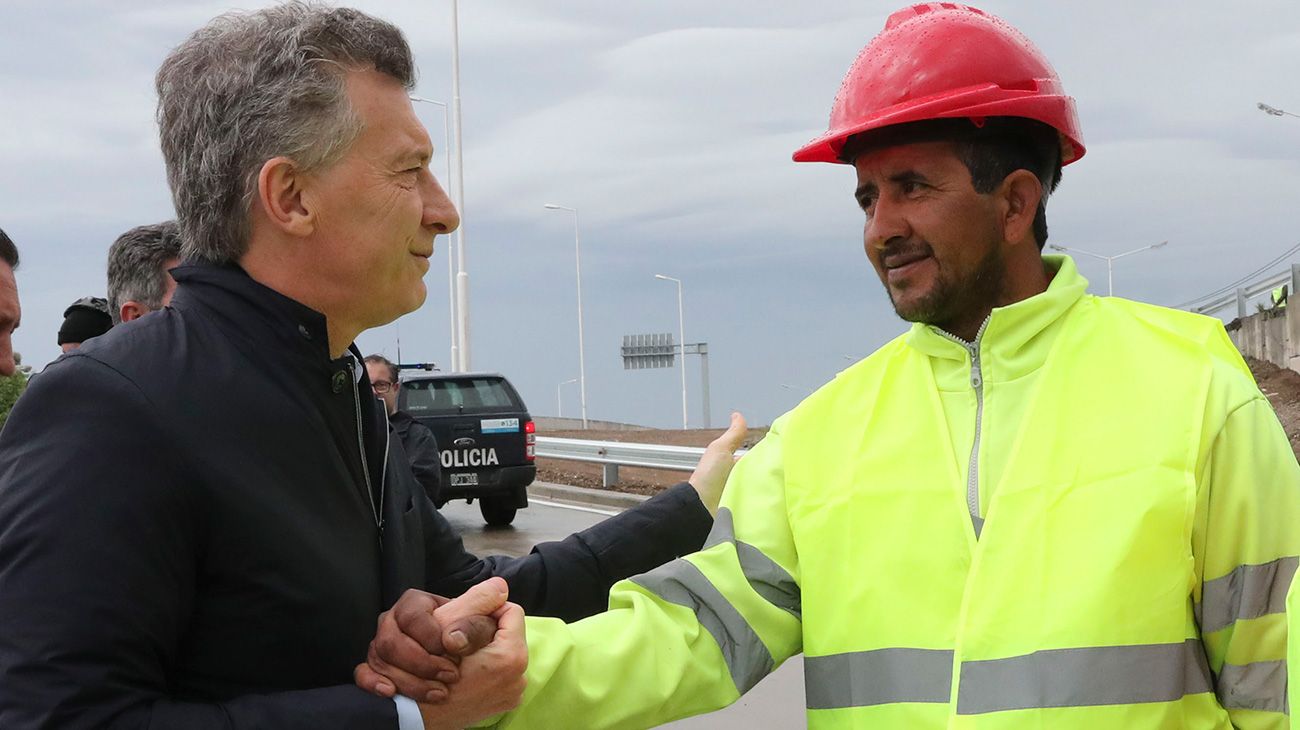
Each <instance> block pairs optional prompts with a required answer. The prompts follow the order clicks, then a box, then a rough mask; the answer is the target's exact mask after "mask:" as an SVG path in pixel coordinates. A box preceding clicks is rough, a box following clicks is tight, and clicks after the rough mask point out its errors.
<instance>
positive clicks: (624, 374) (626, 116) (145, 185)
mask: <svg viewBox="0 0 1300 730" xmlns="http://www.w3.org/2000/svg"><path fill="white" fill-rule="evenodd" d="M356 4H357V5H358V6H359V7H361V8H362V9H364V10H367V11H369V12H372V13H375V14H377V15H381V16H383V17H385V18H387V19H389V20H391V21H393V22H395V23H397V24H398V25H399V26H401V27H402V28H403V29H404V30H405V32H406V33H407V36H408V38H409V39H410V41H411V43H412V46H413V47H414V49H415V51H416V56H417V62H418V64H419V67H420V73H421V80H420V83H419V88H418V90H417V93H419V94H420V95H422V96H425V97H429V98H432V99H437V100H442V101H447V100H449V99H450V96H451V73H450V69H451V63H450V45H451V42H450V37H451V33H450V27H449V22H450V4H449V2H448V1H447V0H422V1H420V2H407V1H406V0H385V1H383V2H379V1H374V2H370V1H367V2H357V3H356ZM258 5H260V3H251V4H248V5H243V6H232V5H230V4H228V3H224V2H184V1H182V0H168V2H146V1H144V0H80V1H77V2H72V1H67V0H43V1H42V2H32V1H27V0H0V7H2V8H3V11H4V12H3V19H4V22H3V25H0V109H3V114H2V115H0V119H2V120H3V121H0V130H2V132H0V160H2V161H3V164H2V165H0V227H3V228H4V229H5V230H6V231H7V232H8V233H9V234H10V236H11V237H12V238H13V239H14V240H15V241H16V242H17V243H18V245H19V247H20V249H21V251H22V255H23V264H22V267H21V269H20V270H19V273H18V282H19V289H20V292H21V295H22V303H23V308H24V316H23V325H22V328H21V329H20V330H19V331H18V332H17V334H16V342H15V345H16V347H17V349H18V350H19V351H20V352H21V353H23V355H24V358H25V361H26V362H27V363H28V364H31V365H34V366H35V367H36V368H37V369H40V368H41V367H43V366H44V365H45V363H47V362H49V361H50V360H53V359H54V358H55V357H56V356H57V354H58V349H57V347H56V345H55V333H56V331H57V330H58V326H59V323H60V321H61V314H62V311H63V309H64V307H65V306H67V304H68V303H70V302H72V301H73V300H75V299H77V298H78V297H81V296H85V295H89V294H99V295H102V294H103V291H104V286H105V285H104V258H105V252H106V250H107V247H108V245H109V243H111V242H112V240H113V239H114V238H115V237H116V236H117V235H118V234H120V233H121V232H122V231H124V230H126V229H127V228H130V227H131V226H134V225H137V224H140V223H146V222H154V221H158V220H162V219H165V218H169V217H171V215H172V213H171V201H170V197H169V194H168V191H167V188H166V184H165V180H164V177H163V167H162V161H161V158H160V155H159V152H158V145H157V138H156V127H155V125H154V122H153V110H154V103H155V97H154V92H153V83H152V79H153V73H154V71H155V70H156V68H157V66H158V64H159V62H160V61H161V60H162V59H163V57H164V56H165V55H166V53H167V52H168V51H169V49H170V48H171V47H173V46H174V45H175V44H176V43H178V42H179V41H180V40H182V39H183V38H184V37H185V36H186V35H187V34H188V33H189V32H190V31H192V30H194V29H195V28H197V27H198V26H199V25H201V24H202V23H203V22H204V21H206V20H207V19H208V18H210V17H212V16H213V15H216V14H218V13H220V12H222V11H224V10H227V9H229V8H231V7H257V6H258ZM983 7H984V8H985V9H986V10H989V11H991V12H994V13H995V14H998V15H1000V16H1002V17H1003V18H1005V19H1007V20H1009V21H1010V22H1011V23H1013V24H1014V25H1016V26H1018V27H1019V28H1021V29H1022V30H1023V31H1024V32H1025V33H1026V34H1028V35H1029V36H1030V37H1031V38H1032V39H1034V40H1035V41H1036V42H1037V44H1038V45H1039V47H1040V48H1041V49H1043V51H1044V52H1045V53H1046V54H1047V55H1048V57H1049V58H1051V59H1052V61H1053V63H1054V64H1055V66H1056V69H1057V71H1058V72H1059V73H1060V75H1061V77H1062V79H1063V81H1064V83H1065V85H1066V88H1067V90H1068V91H1069V92H1070V93H1071V94H1072V95H1073V96H1074V97H1075V98H1076V99H1077V100H1078V105H1079V113H1080V117H1081V119H1082V123H1083V128H1084V135H1085V140H1086V142H1087V144H1088V154H1087V156H1086V157H1085V158H1084V159H1083V160H1082V161H1081V162H1080V163H1078V164H1077V165H1074V166H1071V167H1069V168H1068V169H1067V171H1066V175H1065V178H1064V182H1063V184H1062V186H1061V188H1060V190H1059V191H1058V194H1057V196H1056V197H1055V198H1054V199H1053V201H1052V204H1051V207H1050V216H1049V217H1050V221H1051V230H1052V242H1053V243H1058V244H1061V245H1066V246H1077V247H1079V248H1082V249H1086V250H1090V251H1093V252H1097V253H1104V254H1114V253H1119V252H1122V251H1127V250H1130V249H1133V248H1138V247H1141V246H1144V245H1146V244H1149V243H1155V242H1158V241H1161V240H1166V239H1167V240H1169V241H1170V244H1169V246H1167V247H1166V248H1164V249H1161V250H1159V251H1155V252H1149V253H1144V254H1140V255H1137V256H1134V257H1132V258H1128V259H1125V260H1123V261H1121V262H1118V263H1117V265H1116V274H1115V288H1116V293H1117V294H1120V295H1124V296H1130V297H1134V298H1138V299H1143V300H1147V301H1152V302H1156V303H1159V304H1167V305H1175V304H1178V303H1181V302H1183V301H1185V300H1188V299H1191V298H1193V297H1196V296H1198V295H1200V294H1202V293H1204V292H1207V291H1210V290H1213V289H1216V288H1218V287H1219V286H1222V285H1223V284H1226V283H1228V282H1229V281H1231V280H1233V279H1235V278H1236V277H1237V276H1240V275H1242V274H1245V273H1247V272H1249V271H1251V270H1253V269H1255V268H1257V267H1258V266H1259V265H1261V264H1263V263H1265V262H1267V261H1268V260H1270V259H1272V258H1274V257H1275V256H1277V255H1278V254H1281V253H1282V252H1284V251H1286V250H1287V249H1288V248H1290V247H1292V246H1293V245H1295V244H1297V243H1300V232H1298V231H1297V225H1296V223H1297V218H1298V217H1300V205H1297V195H1298V193H1300V118H1294V117H1282V118H1276V117H1271V116H1268V115H1265V114H1263V113H1262V112H1260V111H1259V110H1257V109H1256V108H1255V104H1256V102H1257V101H1266V102H1268V103H1270V104H1272V105H1274V106H1277V107H1281V108H1283V109H1291V110H1295V111H1297V112H1300V85H1298V84H1297V81H1296V79H1297V78H1300V74H1297V71H1300V4H1297V3H1295V2H1293V0H1243V1H1242V2H1236V3H1224V2H1217V3H1209V2H1202V0H1191V1H1189V0H1181V1H1177V2H1175V1H1174V0H1154V1H1152V0H1147V1H1144V2H1136V3H1135V2H1122V3H1121V2H1116V1H1115V0H1095V1H1094V2H1089V3H1081V2H1057V1H1055V0H1053V1H1052V2H1044V1H1043V0H1035V1H1032V2H1031V1H1030V0H992V1H990V2H986V3H985V4H984V5H983ZM893 9H895V6H894V5H892V4H881V3H869V2H868V3H864V2H860V1H856V2H849V1H848V0H843V1H841V0H806V1H805V2H801V3H792V2H781V3H777V2H756V1H755V0H710V1H709V2H699V0H691V1H687V0H659V1H658V2H617V3H614V2H607V1H597V0H551V1H550V2H546V3H537V2H524V1H522V0H518V1H515V0H469V1H468V2H463V3H461V8H460V24H461V69H462V78H461V86H462V92H461V94H462V100H463V105H464V130H465V131H464V143H465V167H466V169H465V208H466V210H465V211H464V221H465V237H466V242H467V245H468V270H469V272H470V277H471V313H472V336H473V341H472V344H473V349H472V354H473V362H472V365H473V367H474V368H475V369H489V370H499V371H501V372H504V373H506V374H507V375H509V376H510V378H511V379H512V380H513V381H514V382H515V384H516V385H517V386H518V387H519V389H520V390H521V391H522V393H523V395H524V398H525V399H526V400H527V402H528V404H529V406H530V408H531V410H532V411H533V413H534V414H536V415H554V414H555V412H556V408H557V404H556V391H557V386H558V385H559V384H560V383H561V382H563V381H565V380H568V379H570V378H575V377H577V375H578V356H577V349H578V348H577V316H576V288H575V272H574V241H573V219H572V217H571V216H570V215H569V214H567V213H562V212H552V211H546V210H543V209H542V205H543V203H547V202H554V203H559V204H562V205H566V206H570V207H574V208H577V209H578V210H579V211H581V222H582V229H581V234H582V267H583V268H582V274H583V297H584V302H583V303H584V308H585V314H586V320H585V325H586V348H587V358H586V360H587V393H588V395H587V398H588V413H589V416H590V417H591V418H599V419H609V420H618V421H627V422H634V423H642V424H647V425H654V426H664V427H674V426H678V425H680V423H681V406H680V403H681V401H680V381H679V377H680V376H679V373H678V372H677V371H676V370H640V371H624V370H623V369H622V365H621V361H620V359H619V353H618V347H619V344H620V339H621V336H622V335H623V334H632V333H649V332H675V331H676V329H677V299H676V289H675V287H674V286H673V285H672V284H671V283H668V282H664V281H658V280H656V279H654V274H656V273H663V274H666V275H669V276H674V277H678V278H680V279H682V280H683V281H684V282H685V310H686V338H687V340H688V341H689V342H700V341H704V342H707V343H708V344H709V351H710V361H709V368H710V374H711V376H712V383H711V385H712V398H711V401H712V406H713V413H714V416H713V419H714V422H715V424H716V423H718V422H720V421H722V420H723V419H724V417H725V413H726V411H727V410H728V409H740V410H742V411H744V412H745V413H746V414H747V415H748V416H749V417H750V419H751V422H753V423H761V424H766V423H769V422H770V421H771V420H772V419H773V418H774V417H775V416H777V415H778V414H780V413H781V412H783V411H785V410H787V409H788V408H790V407H791V406H792V405H794V403H796V402H797V401H798V400H799V399H800V398H801V397H803V395H805V394H806V392H807V391H808V390H810V389H812V388H813V387H816V386H818V385H820V384H821V383H823V382H825V381H826V380H828V379H829V378H831V377H833V376H834V374H835V372H837V371H838V370H840V369H842V368H844V367H845V366H847V365H848V364H849V361H848V359H847V358H856V357H861V356H862V355H865V354H866V353H868V352H870V351H872V350H873V349H875V348H876V347H878V346H880V345H881V344H883V343H884V342H886V341H887V340H889V339H890V338H891V337H893V336H895V335H896V334H898V333H899V332H900V331H902V330H903V328H904V325H903V324H902V323H900V322H899V321H898V320H897V319H896V318H895V317H894V316H893V314H892V312H891V310H890V309H889V306H888V302H887V300H886V298H885V297H884V295H883V293H882V292H881V289H880V284H879V282H878V281H877V279H876V278H875V275H874V273H873V272H872V271H871V269H870V266H869V264H868V263H867V261H866V258H865V256H864V255H863V253H862V246H861V224H862V221H861V213H860V212H858V210H857V209H856V207H855V205H854V202H853V199H852V189H853V179H852V173H851V170H849V169H848V168H844V167H841V166H833V165H796V164H794V163H792V162H791V161H790V153H791V152H792V151H793V150H794V149H795V148H797V147H798V146H799V145H800V144H802V143H803V142H805V141H806V140H808V139H809V138H811V137H813V136H815V135H817V134H818V133H820V132H821V131H822V130H823V129H824V125H825V123H826V118H827V114H828V111H829V108H830V102H831V99H832V98H833V96H834V95H835V91H836V89H837V88H838V86H839V82H840V79H841V78H842V76H843V74H844V71H845V70H846V69H847V67H848V65H849V64H850V63H851V62H852V60H853V58H854V57H855V56H856V54H857V52H858V50H859V49H860V48H861V47H862V46H863V45H864V44H865V43H866V42H867V41H868V40H869V39H870V38H871V37H872V36H873V35H874V34H875V33H876V32H877V31H878V30H879V29H880V28H881V27H882V26H883V24H884V20H885V17H886V16H887V15H888V14H889V12H890V11H892V10H893ZM418 111H419V113H420V114H421V117H422V118H423V120H424V122H425V124H426V126H427V127H428V128H429V130H430V134H431V136H432V138H433V139H434V140H435V141H436V143H437V144H438V146H439V147H441V146H442V139H443V134H444V133H443V115H442V112H441V110H440V109H439V108H438V107H435V106H431V105H420V108H419V109H418ZM445 164H446V163H445V158H443V157H441V153H440V156H439V158H438V159H437V160H436V161H435V165H434V167H435V171H437V172H438V174H439V175H440V176H442V171H443V170H445ZM438 249H439V254H438V256H437V257H436V258H435V261H434V266H433V268H432V270H431V272H430V274H429V277H428V283H429V299H428V302H427V303H426V304H425V306H424V308H423V309H421V310H420V311H418V312H415V313H413V314H411V315H408V316H406V317H404V318H403V319H401V320H400V321H399V322H398V323H397V324H396V325H389V326H387V327H384V328H381V329H379V330H375V331H372V332H369V333H366V334H365V335H363V336H362V337H361V339H360V345H361V348H362V350H363V351H367V352H369V351H382V352H385V353H387V354H388V355H389V356H390V357H396V356H397V354H398V340H399V336H400V342H401V357H402V359H403V360H405V361H421V360H433V361H436V362H439V363H445V362H447V360H448V356H449V351H448V347H449V345H448V342H449V335H448V330H449V321H448V310H447V307H448V304H447V273H446V271H447V264H446V259H445V253H446V251H447V247H446V245H445V243H444V241H443V240H442V239H441V238H439V241H438ZM1080 268H1081V270H1082V271H1083V273H1084V274H1085V275H1086V276H1088V277H1089V278H1090V279H1092V281H1093V282H1094V286H1093V290H1094V291H1100V292H1101V293H1105V278H1106V269H1105V264H1104V263H1103V262H1100V261H1095V260H1090V259H1081V260H1080ZM690 360H691V361H690V362H689V363H688V367H689V369H688V381H687V384H688V388H689V400H690V411H691V414H690V420H691V425H692V426H698V425H700V423H701V418H700V410H699V406H700V387H699V374H698V369H697V368H698V363H697V362H695V361H696V360H697V358H694V357H692V358H690ZM563 398H564V403H563V408H564V414H565V415H568V416H571V415H576V413H577V404H578V395H577V388H576V386H574V385H568V386H565V387H564V388H563Z"/></svg>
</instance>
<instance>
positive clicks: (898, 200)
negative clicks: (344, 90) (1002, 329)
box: [854, 142, 1005, 329]
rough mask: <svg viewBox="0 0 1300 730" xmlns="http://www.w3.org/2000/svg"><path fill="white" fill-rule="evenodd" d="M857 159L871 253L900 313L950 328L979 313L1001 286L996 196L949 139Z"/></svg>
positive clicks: (876, 151)
mask: <svg viewBox="0 0 1300 730" xmlns="http://www.w3.org/2000/svg"><path fill="white" fill-rule="evenodd" d="M854 167H855V168H856V169H857V172H858V189H857V193H856V195H857V198H858V203H859V204H860V205H861V206H862V209H863V211H865V212H866V216H867V220H866V228H865V230H864V244H865V246H866V251H867V258H868V259H870V260H871V264H872V266H874V267H875V268H876V273H877V274H878V275H879V276H880V281H881V282H882V283H883V284H884V285H885V291H886V292H887V293H888V294H889V299H890V301H891V302H893V305H894V311H896V312H897V313H898V316H899V317H902V318H903V319H904V320H907V321H909V322H925V323H927V324H934V325H938V326H940V327H944V328H945V329H948V327H947V326H945V325H951V324H952V323H964V322H965V321H966V320H967V319H969V318H971V317H972V316H978V317H979V319H980V321H982V318H983V317H984V316H987V313H988V311H989V310H991V309H992V307H993V306H994V305H995V303H996V302H997V301H998V299H999V296H1000V294H1001V292H1002V288H1003V281H1004V278H1005V266H1004V263H1003V259H1002V245H1003V236H1002V230H1001V228H1000V227H999V225H998V208H997V205H996V203H995V202H994V197H993V196H992V195H983V194H980V193H977V192H976V191H975V188H974V187H973V186H972V185H971V178H970V171H969V170H967V169H966V165H965V164H963V163H962V161H961V160H960V159H959V158H958V157H957V156H956V154H955V153H954V151H953V148H952V145H951V144H949V143H946V142H925V143H917V144H905V145H898V146H894V147H883V148H880V149H874V150H868V151H867V152H864V153H862V154H861V155H858V157H857V159H856V160H854ZM976 326H978V322H977V323H976Z"/></svg>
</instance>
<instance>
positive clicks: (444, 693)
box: [353, 578, 528, 730]
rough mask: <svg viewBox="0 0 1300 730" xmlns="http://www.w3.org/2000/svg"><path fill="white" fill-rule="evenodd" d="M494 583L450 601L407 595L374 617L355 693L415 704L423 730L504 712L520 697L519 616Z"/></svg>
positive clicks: (522, 653) (524, 649) (524, 648)
mask: <svg viewBox="0 0 1300 730" xmlns="http://www.w3.org/2000/svg"><path fill="white" fill-rule="evenodd" d="M507 597H508V588H507V586H506V582H505V581H504V580H502V579H501V578H491V579H489V580H486V581H484V582H482V583H479V584H478V585H476V586H474V587H473V588H471V589H469V590H468V591H467V592H466V593H465V594H464V595H462V596H460V597H459V598H456V599H454V600H448V599H446V598H443V597H441V596H435V595H433V594H432V593H425V592H424V591H419V590H414V589H411V590H408V591H407V592H406V593H404V594H402V597H401V599H400V600H398V601H397V603H396V604H394V605H393V607H392V609H390V610H388V611H385V612H384V613H383V614H380V616H379V628H378V629H377V630H376V631H375V638H374V640H372V641H371V642H370V649H369V651H368V652H367V656H366V661H365V662H364V663H362V664H358V665H357V667H356V669H355V670H354V671H353V679H354V680H355V681H356V683H357V686H358V687H360V688H361V689H364V690H366V691H367V692H370V693H372V694H376V695H379V696H381V697H393V696H394V695H397V694H401V695H404V696H406V697H409V698H411V699H413V700H415V702H416V703H417V704H418V706H419V708H420V715H421V717H422V718H423V720H424V727H425V728H426V730H434V729H435V728H436V729H442V728H456V729H457V730H459V729H460V728H465V727H468V726H470V725H473V724H475V723H477V722H479V721H481V720H484V719H486V718H489V717H492V716H493V715H497V714H500V713H502V712H506V711H507V710H511V709H513V708H514V707H516V706H517V705H518V704H519V701H520V700H521V699H522V698H523V694H524V685H525V680H524V670H525V669H526V668H527V667H528V645H527V644H526V643H525V641H524V611H523V609H522V608H520V607H519V606H517V605H515V604H513V603H509V602H508V601H507V600H506V598H507Z"/></svg>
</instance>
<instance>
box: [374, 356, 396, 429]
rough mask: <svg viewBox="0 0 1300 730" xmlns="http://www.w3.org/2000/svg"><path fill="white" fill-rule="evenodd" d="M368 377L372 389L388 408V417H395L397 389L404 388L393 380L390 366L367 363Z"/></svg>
mask: <svg viewBox="0 0 1300 730" xmlns="http://www.w3.org/2000/svg"><path fill="white" fill-rule="evenodd" d="M366 375H369V376H370V387H371V388H373V389H374V391H375V395H376V396H377V397H378V398H379V399H380V400H382V401H384V405H385V406H387V407H388V415H390V416H391V415H393V412H394V411H396V410H397V389H398V388H400V387H402V386H401V383H398V382H396V381H394V380H393V374H392V373H391V372H390V371H389V370H388V366H386V365H383V364H380V363H376V362H368V363H366Z"/></svg>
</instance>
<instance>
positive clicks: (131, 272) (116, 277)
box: [108, 221, 181, 324]
mask: <svg viewBox="0 0 1300 730" xmlns="http://www.w3.org/2000/svg"><path fill="white" fill-rule="evenodd" d="M180 255H181V233H180V228H179V226H177V225H176V221H165V222H163V223H154V224H152V225H148V226H137V227H135V228H132V229H131V230H129V231H127V232H126V233H123V234H122V235H121V236H118V238H117V240H116V241H114V242H113V245H112V246H110V247H109V249H108V313H109V314H110V315H111V316H112V317H113V324H121V323H122V303H123V302H129V301H136V302H139V303H140V304H143V305H144V306H146V307H148V308H149V309H150V310H155V309H161V308H162V300H163V294H165V293H166V292H167V279H168V278H169V277H170V275H169V274H168V273H167V271H166V270H165V269H164V268H163V267H164V266H165V265H166V264H167V262H169V261H171V260H172V259H177V258H180Z"/></svg>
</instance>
